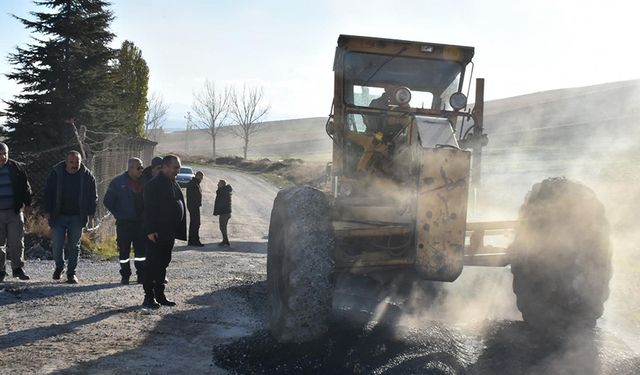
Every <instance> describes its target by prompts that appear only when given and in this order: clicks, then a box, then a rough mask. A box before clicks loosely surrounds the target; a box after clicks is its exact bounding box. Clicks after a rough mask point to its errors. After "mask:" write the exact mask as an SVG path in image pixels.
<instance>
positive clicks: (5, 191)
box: [0, 143, 32, 282]
mask: <svg viewBox="0 0 640 375" xmlns="http://www.w3.org/2000/svg"><path fill="white" fill-rule="evenodd" d="M31 195H32V194H31V186H30V185H29V179H28V177H27V172H26V171H25V170H24V167H23V166H22V164H20V163H18V162H17V161H15V160H12V159H9V146H7V145H6V144H4V143H0V228H1V229H0V246H1V247H0V282H2V281H4V278H5V276H6V275H7V272H6V269H5V262H6V259H7V257H8V258H9V260H11V269H12V271H13V272H12V276H13V277H17V278H19V279H20V280H29V276H27V275H26V274H25V273H24V270H23V267H24V217H23V215H22V208H23V207H24V211H25V214H27V215H29V214H30V212H31ZM5 244H6V245H7V246H6V252H5V248H4V245H5Z"/></svg>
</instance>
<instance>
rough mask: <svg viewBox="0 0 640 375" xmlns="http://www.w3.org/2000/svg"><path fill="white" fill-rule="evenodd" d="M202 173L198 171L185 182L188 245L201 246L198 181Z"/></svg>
mask: <svg viewBox="0 0 640 375" xmlns="http://www.w3.org/2000/svg"><path fill="white" fill-rule="evenodd" d="M203 177H204V173H202V172H200V171H198V172H196V175H195V177H193V178H192V179H191V181H189V183H188V184H187V208H188V209H189V242H188V243H189V245H191V246H198V247H202V246H204V244H203V243H202V242H200V233H199V232H200V206H202V187H201V186H200V183H201V182H202V178H203Z"/></svg>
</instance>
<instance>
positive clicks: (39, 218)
mask: <svg viewBox="0 0 640 375" xmlns="http://www.w3.org/2000/svg"><path fill="white" fill-rule="evenodd" d="M24 231H25V233H27V234H30V235H32V236H34V237H43V238H46V239H51V228H50V227H49V222H48V221H47V219H45V217H44V216H43V215H41V214H39V213H33V214H32V215H31V216H29V217H25V223H24Z"/></svg>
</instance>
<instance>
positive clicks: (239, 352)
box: [64, 280, 640, 375]
mask: <svg viewBox="0 0 640 375" xmlns="http://www.w3.org/2000/svg"><path fill="white" fill-rule="evenodd" d="M189 303H191V304H193V305H196V306H197V307H196V308H193V309H190V310H187V311H180V312H177V313H171V314H167V315H164V316H162V317H161V319H160V320H159V321H158V323H157V325H156V326H155V327H154V328H153V330H152V331H151V332H150V334H149V335H148V336H147V337H146V339H145V340H144V342H143V343H142V344H141V345H139V346H138V347H136V348H135V349H133V350H130V351H126V352H121V353H118V354H115V355H111V356H108V357H103V358H100V359H97V360H94V361H91V362H87V363H83V364H81V365H77V366H76V367H74V368H72V369H67V370H65V371H64V373H92V372H93V373H95V372H99V371H106V370H107V369H108V370H109V371H112V372H113V373H119V372H122V371H125V370H126V371H129V372H131V373H134V372H136V371H139V370H141V369H140V368H137V367H135V365H134V364H135V363H140V362H139V360H140V358H147V363H148V366H149V367H147V368H144V369H143V370H144V372H147V373H156V372H161V373H172V372H176V373H187V372H188V373H206V372H215V371H219V370H217V368H223V369H226V370H228V371H230V372H231V373H238V374H273V373H277V374H354V373H359V374H541V373H549V374H587V375H589V374H637V373H640V359H639V358H638V356H637V355H636V354H635V353H633V352H631V351H630V350H629V349H628V347H626V346H625V345H624V344H622V343H621V342H619V341H617V340H616V338H615V337H611V336H610V335H609V334H607V333H603V332H600V331H598V330H590V331H582V332H576V333H573V334H569V335H561V336H559V337H552V338H550V337H548V336H547V337H541V336H537V335H535V334H534V333H533V332H531V331H530V330H529V328H528V326H527V325H526V324H525V323H523V322H518V321H494V322H488V323H487V324H486V326H485V327H484V329H482V330H478V329H467V328H461V327H459V326H456V325H452V324H448V323H444V322H440V321H429V322H427V323H426V324H425V325H424V326H421V327H407V326H400V325H398V324H395V323H393V324H378V323H375V322H368V323H367V324H360V325H357V324H353V323H346V320H337V321H334V322H333V324H332V325H331V328H330V330H329V332H328V333H327V334H325V335H324V336H322V337H321V338H319V339H317V340H315V341H312V342H308V343H304V344H282V343H278V342H276V341H275V340H274V339H273V338H272V337H271V335H270V334H269V332H268V329H267V325H268V324H267V321H266V317H267V314H268V302H267V293H266V282H265V281H264V280H253V281H246V280H245V281H239V282H238V283H237V284H235V285H234V286H231V287H228V288H226V289H222V290H218V291H215V292H213V293H208V294H204V295H200V296H196V297H194V298H192V299H191V300H190V301H189ZM163 311H166V310H163ZM148 358H151V359H152V360H151V361H149V360H148ZM154 358H155V359H156V360H153V359H154ZM136 361H138V362H136ZM149 363H150V364H149ZM123 366H124V367H123ZM216 366H217V367H216Z"/></svg>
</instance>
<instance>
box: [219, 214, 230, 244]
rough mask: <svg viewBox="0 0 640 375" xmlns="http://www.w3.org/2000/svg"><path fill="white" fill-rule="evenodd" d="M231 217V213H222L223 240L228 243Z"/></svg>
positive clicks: (221, 228) (221, 231) (221, 230)
mask: <svg viewBox="0 0 640 375" xmlns="http://www.w3.org/2000/svg"><path fill="white" fill-rule="evenodd" d="M229 219H231V214H222V215H220V233H222V242H223V243H226V244H228V243H229V237H228V236H227V224H228V223H229Z"/></svg>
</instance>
